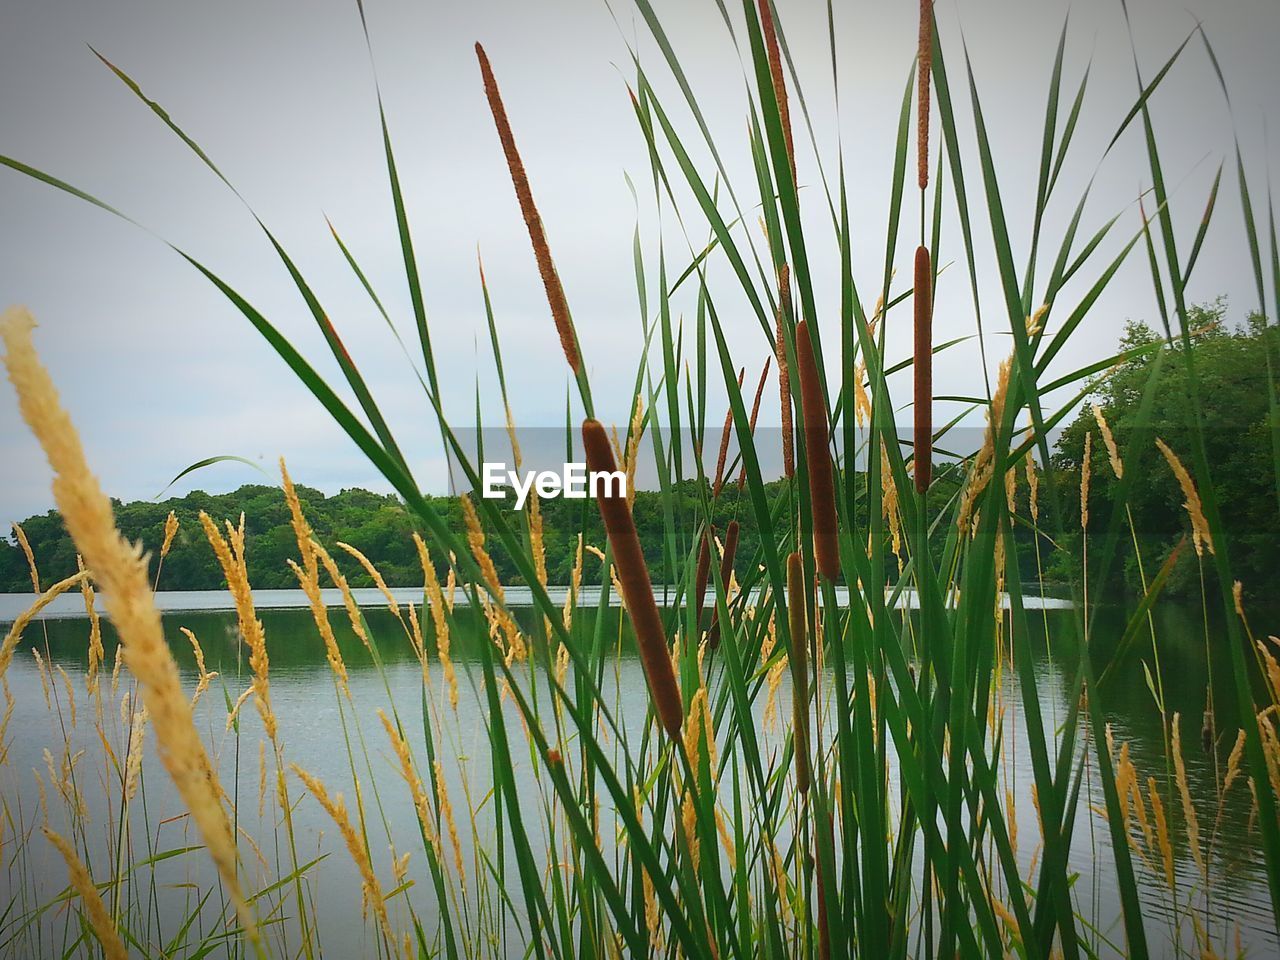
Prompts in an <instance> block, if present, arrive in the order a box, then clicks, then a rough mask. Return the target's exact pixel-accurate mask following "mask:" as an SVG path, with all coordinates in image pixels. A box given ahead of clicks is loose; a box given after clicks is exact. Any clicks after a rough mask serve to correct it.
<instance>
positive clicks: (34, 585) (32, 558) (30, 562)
mask: <svg viewBox="0 0 1280 960" xmlns="http://www.w3.org/2000/svg"><path fill="white" fill-rule="evenodd" d="M13 535H14V536H15V537H16V538H17V540H18V545H19V546H20V547H22V552H23V554H24V555H25V556H26V558H27V572H28V573H29V574H30V575H31V592H32V593H39V592H40V571H39V570H38V569H36V555H35V554H34V553H32V552H31V541H30V540H28V539H27V532H26V531H25V530H23V529H22V524H20V523H15V524H14V525H13Z"/></svg>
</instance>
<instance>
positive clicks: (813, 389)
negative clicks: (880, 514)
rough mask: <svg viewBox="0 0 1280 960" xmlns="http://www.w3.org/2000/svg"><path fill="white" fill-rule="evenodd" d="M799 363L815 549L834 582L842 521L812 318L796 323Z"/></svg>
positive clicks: (823, 571) (825, 573)
mask: <svg viewBox="0 0 1280 960" xmlns="http://www.w3.org/2000/svg"><path fill="white" fill-rule="evenodd" d="M796 365H797V366H798V367H799V370H800V406H801V411H800V412H801V416H802V417H803V418H804V446H805V455H806V457H807V458H808V460H807V461H806V462H807V465H808V468H809V500H810V503H811V506H812V509H813V552H814V556H815V557H816V558H817V561H818V572H819V573H821V574H822V575H823V576H825V577H826V578H827V579H828V580H831V581H832V582H834V581H835V580H837V579H838V578H839V576H840V544H839V525H838V522H837V520H836V497H835V485H834V481H833V479H832V470H831V450H830V447H829V446H828V442H827V441H828V436H829V432H830V431H829V428H828V426H827V404H826V401H825V400H824V399H823V396H822V381H821V379H820V374H819V373H818V362H817V360H816V359H815V357H814V354H813V341H812V340H811V339H810V338H809V321H807V320H801V321H800V322H799V323H798V324H796Z"/></svg>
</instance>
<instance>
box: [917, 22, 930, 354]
mask: <svg viewBox="0 0 1280 960" xmlns="http://www.w3.org/2000/svg"><path fill="white" fill-rule="evenodd" d="M917 60H918V61H919V62H918V63H917V65H916V70H917V73H916V92H917V95H916V150H917V154H916V181H917V182H918V183H919V185H920V189H921V190H924V189H926V188H927V187H928V186H929V78H930V74H931V72H932V70H933V0H920V49H919V52H918V54H917ZM917 356H918V354H917Z"/></svg>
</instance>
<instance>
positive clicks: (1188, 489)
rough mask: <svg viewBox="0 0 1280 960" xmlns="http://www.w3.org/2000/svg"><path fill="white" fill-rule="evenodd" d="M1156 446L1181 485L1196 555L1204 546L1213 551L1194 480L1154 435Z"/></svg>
mask: <svg viewBox="0 0 1280 960" xmlns="http://www.w3.org/2000/svg"><path fill="white" fill-rule="evenodd" d="M1156 446H1157V447H1158V448H1159V450H1160V453H1161V454H1163V455H1164V458H1165V460H1166V461H1168V463H1169V469H1170V470H1172V471H1173V475H1174V476H1175V477H1177V478H1178V486H1180V487H1182V495H1183V497H1185V498H1186V500H1185V502H1184V503H1183V506H1184V507H1186V508H1187V516H1188V517H1190V518H1191V538H1192V542H1193V543H1194V544H1195V548H1196V556H1198V557H1202V556H1204V548H1205V547H1208V548H1209V552H1210V553H1213V534H1212V533H1211V532H1210V531H1209V524H1208V521H1206V520H1205V518H1204V508H1203V507H1202V506H1201V505H1200V494H1199V492H1198V491H1197V490H1196V484H1195V481H1194V480H1192V479H1191V474H1189V473H1188V472H1187V468H1186V467H1184V466H1183V465H1182V461H1181V460H1179V459H1178V455H1177V454H1176V453H1174V452H1173V451H1172V450H1170V449H1169V445H1168V444H1167V443H1165V442H1164V441H1163V440H1161V439H1160V438H1159V437H1156Z"/></svg>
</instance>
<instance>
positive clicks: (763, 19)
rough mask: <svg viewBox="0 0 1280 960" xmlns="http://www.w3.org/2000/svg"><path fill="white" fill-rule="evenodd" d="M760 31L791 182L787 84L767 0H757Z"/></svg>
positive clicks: (793, 166) (792, 149)
mask: <svg viewBox="0 0 1280 960" xmlns="http://www.w3.org/2000/svg"><path fill="white" fill-rule="evenodd" d="M759 6H760V29H761V32H762V33H763V34H764V44H765V50H766V51H767V53H768V55H769V76H770V78H771V79H772V80H773V95H774V97H775V98H776V99H777V101H778V116H779V118H780V119H781V120H782V135H783V137H784V138H785V139H786V143H787V162H788V163H789V164H790V166H791V180H792V182H793V183H794V182H795V178H796V147H795V142H794V141H793V140H792V139H791V110H790V108H788V106H787V84H786V80H785V79H784V78H783V75H782V52H781V50H779V48H778V28H777V25H776V24H774V22H773V9H772V8H771V7H770V6H769V0H759Z"/></svg>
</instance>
